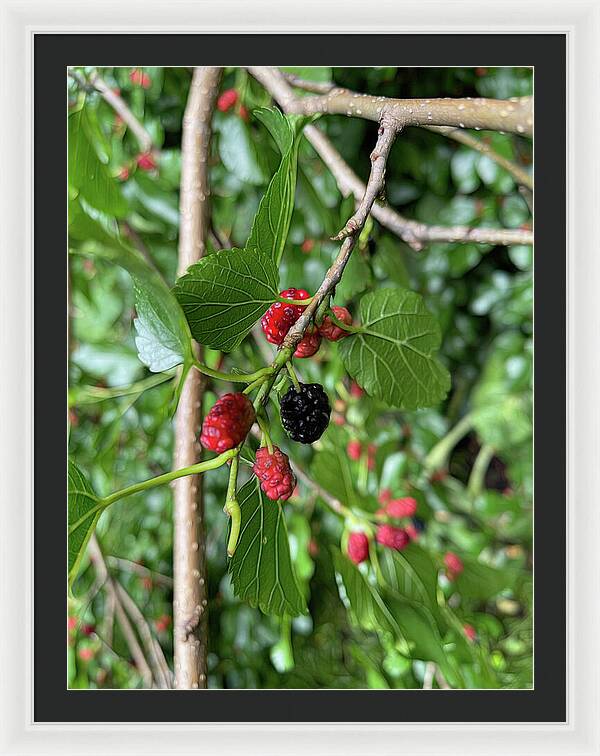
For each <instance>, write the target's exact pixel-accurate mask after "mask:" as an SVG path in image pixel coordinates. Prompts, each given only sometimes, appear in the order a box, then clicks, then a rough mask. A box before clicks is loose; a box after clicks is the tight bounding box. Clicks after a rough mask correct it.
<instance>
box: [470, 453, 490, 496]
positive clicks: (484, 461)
mask: <svg viewBox="0 0 600 756" xmlns="http://www.w3.org/2000/svg"><path fill="white" fill-rule="evenodd" d="M494 454H495V450H494V447H493V446H490V444H484V445H483V446H482V447H481V449H480V450H479V454H478V455H477V457H476V458H475V462H474V464H473V469H472V470H471V474H470V475H469V482H468V484H467V491H468V492H469V494H470V496H471V498H472V499H476V498H477V497H478V496H479V494H480V493H481V492H482V490H483V488H484V484H485V474H486V472H487V469H488V467H489V466H490V462H491V461H492V457H493V456H494Z"/></svg>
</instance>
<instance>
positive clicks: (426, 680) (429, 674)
mask: <svg viewBox="0 0 600 756" xmlns="http://www.w3.org/2000/svg"><path fill="white" fill-rule="evenodd" d="M434 674H435V664H434V663H433V662H427V664H426V665H425V673H424V675H423V690H431V689H432V688H433V676H434Z"/></svg>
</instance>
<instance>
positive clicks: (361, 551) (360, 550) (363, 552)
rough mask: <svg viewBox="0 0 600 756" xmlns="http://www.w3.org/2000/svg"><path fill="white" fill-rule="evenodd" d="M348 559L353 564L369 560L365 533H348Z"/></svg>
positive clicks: (367, 541) (367, 540)
mask: <svg viewBox="0 0 600 756" xmlns="http://www.w3.org/2000/svg"><path fill="white" fill-rule="evenodd" d="M348 557H349V559H350V560H351V561H352V562H354V564H360V563H361V562H364V561H365V560H367V559H368V558H369V539H368V538H367V536H366V534H365V533H350V535H349V537H348Z"/></svg>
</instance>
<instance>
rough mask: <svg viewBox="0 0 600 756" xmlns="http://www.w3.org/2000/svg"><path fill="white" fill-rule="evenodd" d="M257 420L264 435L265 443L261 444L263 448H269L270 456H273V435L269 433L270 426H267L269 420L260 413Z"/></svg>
mask: <svg viewBox="0 0 600 756" xmlns="http://www.w3.org/2000/svg"><path fill="white" fill-rule="evenodd" d="M256 420H257V422H258V427H259V428H260V429H261V431H262V434H263V443H261V446H265V445H266V447H267V449H268V450H269V454H273V442H272V441H271V434H270V433H269V426H268V425H267V419H266V418H265V416H264V415H263V414H262V412H260V413H259V414H258V415H257V416H256Z"/></svg>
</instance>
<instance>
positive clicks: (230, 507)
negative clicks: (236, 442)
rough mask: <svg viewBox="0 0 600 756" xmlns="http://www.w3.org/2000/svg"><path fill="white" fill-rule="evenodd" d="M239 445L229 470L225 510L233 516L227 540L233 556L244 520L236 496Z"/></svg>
mask: <svg viewBox="0 0 600 756" xmlns="http://www.w3.org/2000/svg"><path fill="white" fill-rule="evenodd" d="M240 448H241V447H238V448H237V449H236V450H235V451H236V454H235V456H234V457H232V459H231V468H230V470H229V483H228V485H227V497H226V499H225V506H224V508H223V511H224V512H226V514H228V515H229V517H230V518H231V529H230V531H229V540H228V541H227V556H228V557H232V556H233V555H234V553H235V549H236V546H237V542H238V538H239V537H240V525H241V522H242V510H241V509H240V505H239V503H238V500H237V499H236V498H235V489H236V487H237V476H238V469H239V462H240V458H239V452H240Z"/></svg>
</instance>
